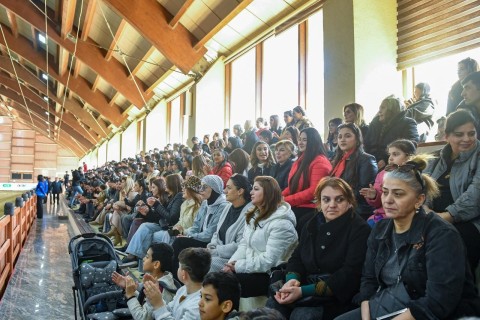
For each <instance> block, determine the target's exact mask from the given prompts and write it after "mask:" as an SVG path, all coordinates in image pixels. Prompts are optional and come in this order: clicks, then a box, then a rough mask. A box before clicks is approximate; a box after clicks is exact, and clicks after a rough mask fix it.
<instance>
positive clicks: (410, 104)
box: [406, 82, 435, 142]
mask: <svg viewBox="0 0 480 320" xmlns="http://www.w3.org/2000/svg"><path fill="white" fill-rule="evenodd" d="M434 112H435V103H434V102H433V100H432V98H431V97H430V85H429V84H428V83H426V82H420V83H417V84H416V85H415V90H414V92H413V99H411V100H409V101H407V113H406V116H407V117H409V118H412V119H413V120H415V121H416V122H417V130H418V135H419V141H420V142H425V141H426V140H427V137H428V135H429V133H430V131H431V130H432V128H433V125H434V124H435V123H434V122H433V119H432V117H433V113H434Z"/></svg>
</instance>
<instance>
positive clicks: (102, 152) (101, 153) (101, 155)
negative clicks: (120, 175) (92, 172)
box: [97, 143, 107, 167]
mask: <svg viewBox="0 0 480 320" xmlns="http://www.w3.org/2000/svg"><path fill="white" fill-rule="evenodd" d="M105 162H107V143H104V144H102V145H101V146H100V147H98V152H97V166H98V167H101V166H103V165H104V164H105Z"/></svg>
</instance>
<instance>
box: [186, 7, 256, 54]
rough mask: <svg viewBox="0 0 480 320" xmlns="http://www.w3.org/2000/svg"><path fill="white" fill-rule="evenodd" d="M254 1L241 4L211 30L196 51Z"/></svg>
mask: <svg viewBox="0 0 480 320" xmlns="http://www.w3.org/2000/svg"><path fill="white" fill-rule="evenodd" d="M252 1H253V0H243V1H242V2H240V3H239V4H238V5H237V6H236V7H235V8H234V9H233V10H232V11H230V13H229V14H227V16H226V17H225V18H223V19H222V20H221V21H220V22H219V23H218V24H217V25H216V26H215V27H213V29H212V30H210V31H209V32H208V33H207V34H206V35H205V36H204V37H203V38H202V39H200V40H199V41H198V42H197V43H195V46H194V47H193V48H194V49H195V50H198V49H200V48H203V46H204V45H205V44H206V43H207V42H208V41H209V40H210V39H212V38H213V36H214V35H216V34H217V33H218V32H219V31H220V30H221V29H222V28H223V27H225V26H226V25H227V24H228V23H229V22H230V21H232V20H233V18H235V17H236V16H237V15H238V14H239V13H240V12H241V11H242V10H243V9H245V8H246V7H247V6H248V5H249V4H250V3H252Z"/></svg>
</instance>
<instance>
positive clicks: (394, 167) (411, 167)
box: [385, 161, 425, 190]
mask: <svg viewBox="0 0 480 320" xmlns="http://www.w3.org/2000/svg"><path fill="white" fill-rule="evenodd" d="M385 171H386V172H392V171H398V172H403V173H406V172H410V171H414V172H415V178H416V179H417V181H418V183H420V186H421V187H422V190H425V182H424V181H423V178H422V175H421V173H420V170H418V167H417V164H416V163H414V162H411V161H408V162H407V163H405V164H403V165H400V166H399V165H398V164H395V163H392V164H389V165H387V166H386V167H385Z"/></svg>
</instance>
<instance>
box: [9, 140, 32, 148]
mask: <svg viewBox="0 0 480 320" xmlns="http://www.w3.org/2000/svg"><path fill="white" fill-rule="evenodd" d="M12 145H13V146H16V147H34V146H35V140H33V139H20V138H12Z"/></svg>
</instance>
